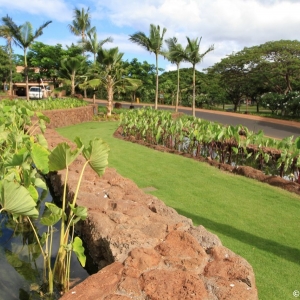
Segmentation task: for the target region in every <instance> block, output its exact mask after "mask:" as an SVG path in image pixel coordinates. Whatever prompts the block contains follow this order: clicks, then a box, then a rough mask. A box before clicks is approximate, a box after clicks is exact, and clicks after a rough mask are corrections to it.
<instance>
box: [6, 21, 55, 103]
mask: <svg viewBox="0 0 300 300" xmlns="http://www.w3.org/2000/svg"><path fill="white" fill-rule="evenodd" d="M2 22H3V23H4V25H5V26H7V28H8V29H9V31H10V32H11V35H12V37H13V38H14V41H15V43H16V44H17V45H18V46H19V47H20V48H22V49H23V52H24V71H25V77H26V97H27V100H29V93H28V65H27V49H28V48H29V47H30V45H31V44H32V43H33V41H34V40H36V39H37V38H38V37H40V36H41V35H42V34H43V29H44V28H45V27H47V26H48V25H49V24H50V23H52V21H47V22H45V23H44V24H43V25H41V26H40V27H39V28H38V29H37V30H36V31H35V32H34V33H33V28H32V25H31V23H30V22H25V23H24V24H23V25H20V26H18V25H17V24H16V23H15V22H14V21H13V20H12V18H10V17H9V16H6V17H3V18H2Z"/></svg>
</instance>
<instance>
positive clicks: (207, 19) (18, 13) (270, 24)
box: [0, 0, 300, 71]
mask: <svg viewBox="0 0 300 300" xmlns="http://www.w3.org/2000/svg"><path fill="white" fill-rule="evenodd" d="M75 7H77V8H82V7H84V8H86V9H87V8H88V7H89V8H90V11H91V15H92V19H91V21H92V26H96V28H97V33H98V37H99V39H105V38H107V37H109V36H110V37H112V38H113V40H114V42H113V43H109V44H106V46H105V47H106V48H110V47H116V46H118V47H119V50H120V51H121V52H124V59H125V60H129V61H130V60H131V59H133V58H135V57H136V58H138V60H139V61H141V62H142V61H144V60H146V61H148V62H149V63H152V64H155V56H154V54H150V53H149V52H147V51H146V50H145V49H143V48H142V47H140V46H138V45H136V44H133V43H132V42H130V41H129V35H130V34H134V33H135V32H137V31H143V32H145V33H146V34H147V35H148V34H149V25H150V24H154V25H160V27H161V28H163V27H165V28H166V29H167V32H166V34H165V38H170V37H174V36H176V37H177V39H178V40H179V42H180V43H181V44H182V45H183V46H185V45H186V36H188V37H190V38H196V37H202V40H201V50H200V52H204V51H205V50H206V49H207V48H208V47H209V46H210V45H214V47H215V50H214V51H213V52H210V53H208V54H207V55H206V56H205V57H204V60H203V62H202V63H200V64H199V65H198V66H197V68H198V69H199V70H202V69H203V68H206V67H209V66H212V65H213V64H214V63H216V62H218V61H220V60H221V58H224V57H226V55H228V54H231V53H232V52H236V51H239V50H241V49H243V48H244V47H251V46H254V45H259V44H262V43H265V42H267V41H272V40H281V39H290V40H297V39H299V38H300V30H299V28H300V17H299V12H300V0H127V1H124V0H81V1H69V0H51V1H44V0H15V1H12V0H0V17H3V16H6V15H8V16H10V17H11V18H12V19H13V21H14V22H15V23H16V24H18V25H21V24H23V23H24V22H26V21H29V22H31V23H32V25H33V28H34V29H36V28H38V27H39V26H40V25H41V24H43V23H44V22H46V21H49V20H51V21H52V23H51V24H50V25H49V26H48V27H47V28H45V29H44V34H43V35H42V36H41V37H40V38H39V39H38V41H40V42H43V43H45V44H50V45H55V44H57V43H60V44H62V45H63V46H64V47H65V46H66V45H70V44H71V43H72V42H73V43H76V42H77V41H78V40H79V38H78V37H76V36H74V35H73V34H72V33H71V32H70V31H69V29H68V24H70V23H71V22H72V18H73V10H74V8H75ZM0 44H2V45H4V44H5V40H4V39H0ZM15 51H16V52H19V53H21V52H20V49H17V48H15ZM159 66H160V67H162V68H164V69H165V70H166V71H168V70H174V69H175V66H174V65H172V64H170V63H169V62H168V61H167V60H164V59H163V58H162V57H160V58H159ZM188 66H190V65H189V64H182V67H188Z"/></svg>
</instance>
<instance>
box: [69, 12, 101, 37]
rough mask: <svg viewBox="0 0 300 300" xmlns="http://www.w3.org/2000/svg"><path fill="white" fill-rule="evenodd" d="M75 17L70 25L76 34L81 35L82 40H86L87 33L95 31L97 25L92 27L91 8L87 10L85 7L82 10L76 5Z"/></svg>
mask: <svg viewBox="0 0 300 300" xmlns="http://www.w3.org/2000/svg"><path fill="white" fill-rule="evenodd" d="M73 18H74V20H73V21H72V24H69V25H68V27H69V29H70V31H71V32H72V33H73V34H74V35H76V36H81V41H82V42H84V41H85V40H86V36H87V33H88V32H93V31H95V27H92V28H91V14H90V8H88V9H87V11H85V10H84V8H82V9H81V10H80V9H78V8H76V7H75V8H74V15H73Z"/></svg>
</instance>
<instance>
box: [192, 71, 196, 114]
mask: <svg viewBox="0 0 300 300" xmlns="http://www.w3.org/2000/svg"><path fill="white" fill-rule="evenodd" d="M195 68H196V66H195V65H193V103H192V112H193V117H195V116H196V108H195V103H196V71H195Z"/></svg>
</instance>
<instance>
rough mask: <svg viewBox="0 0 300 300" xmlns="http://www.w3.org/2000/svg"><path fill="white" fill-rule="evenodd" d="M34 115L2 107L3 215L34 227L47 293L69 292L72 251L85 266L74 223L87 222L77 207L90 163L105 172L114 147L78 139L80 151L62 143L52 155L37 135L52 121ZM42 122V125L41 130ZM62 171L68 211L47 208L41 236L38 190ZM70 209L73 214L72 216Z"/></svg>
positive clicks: (0, 173)
mask: <svg viewBox="0 0 300 300" xmlns="http://www.w3.org/2000/svg"><path fill="white" fill-rule="evenodd" d="M0 106H1V105H0ZM33 115H34V113H33V112H32V111H30V110H29V109H28V108H26V107H24V106H22V107H21V106H15V105H13V106H3V105H2V106H1V109H0V156H1V163H0V213H3V212H6V213H7V214H9V215H11V216H12V217H13V220H15V221H17V222H21V221H22V222H23V221H24V222H28V223H29V224H30V225H31V228H32V230H33V232H34V235H35V237H36V241H37V242H36V243H37V245H38V246H39V248H40V251H41V253H42V256H43V259H44V270H43V285H48V288H47V292H48V293H49V294H53V291H54V284H58V285H59V286H60V287H62V289H63V291H66V290H68V289H69V277H70V259H71V253H72V252H75V254H76V255H77V257H78V260H79V261H80V263H81V264H82V265H84V264H85V256H84V249H83V246H82V241H81V239H80V238H79V237H75V238H74V225H75V224H76V223H77V222H79V221H80V220H84V219H85V218H86V216H87V210H86V208H85V207H81V206H77V205H76V200H77V196H78V192H79V189H80V184H81V181H82V178H83V174H84V171H85V169H86V167H87V165H89V166H90V167H91V168H92V169H93V170H94V171H95V172H96V173H97V174H98V175H99V176H101V175H102V174H103V173H104V170H105V168H106V166H107V164H108V161H107V158H108V152H109V147H108V145H107V144H106V143H104V142H103V141H102V140H101V139H94V140H93V141H90V143H89V145H88V146H85V145H84V144H83V143H82V142H81V140H80V139H79V138H77V139H76V141H75V142H76V145H77V147H76V149H74V150H72V149H71V147H70V146H69V145H68V144H67V143H61V144H59V145H57V146H56V147H55V148H54V149H53V150H52V151H49V149H48V145H47V141H46V139H45V138H44V136H43V135H42V134H41V133H37V130H38V129H40V130H43V128H44V122H45V120H46V121H47V118H46V117H45V116H43V114H42V113H37V114H36V116H37V120H38V121H36V122H35V123H34V124H31V123H30V117H32V116H33ZM39 124H40V126H37V125H39ZM37 128H38V129H37ZM34 133H35V134H34ZM80 154H82V155H83V157H84V158H85V160H86V161H85V163H84V164H83V167H82V171H81V173H80V175H79V178H78V183H77V187H76V191H75V193H74V196H73V199H71V200H70V199H67V183H68V172H69V166H70V165H71V164H72V163H73V162H74V160H75V159H77V158H78V156H79V155H80ZM59 170H65V178H64V189H63V195H62V207H61V208H60V207H58V206H57V205H56V204H54V203H46V209H45V211H44V213H43V215H42V216H41V217H40V218H39V220H40V222H41V224H43V225H46V226H47V228H48V229H47V231H46V232H44V233H43V234H42V236H41V237H40V236H39V234H38V232H37V230H36V226H35V222H36V221H37V219H38V217H39V211H38V209H37V201H38V198H39V194H38V188H41V189H44V190H47V185H46V183H45V180H44V177H43V175H46V174H48V173H49V172H56V171H59ZM67 208H68V209H69V211H70V212H69V213H68V214H67V213H66V210H67ZM59 221H60V222H61V230H60V244H59V246H58V252H57V255H56V260H55V263H54V265H53V264H52V263H51V258H52V257H53V256H55V255H54V253H53V250H52V249H53V235H54V227H53V226H54V225H55V224H56V223H57V222H59Z"/></svg>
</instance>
